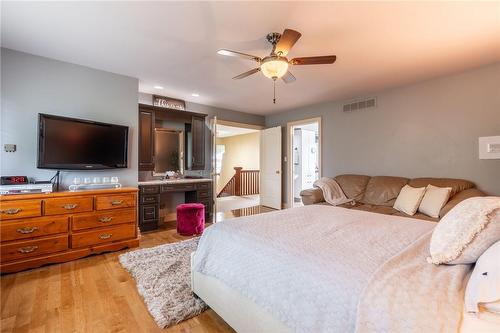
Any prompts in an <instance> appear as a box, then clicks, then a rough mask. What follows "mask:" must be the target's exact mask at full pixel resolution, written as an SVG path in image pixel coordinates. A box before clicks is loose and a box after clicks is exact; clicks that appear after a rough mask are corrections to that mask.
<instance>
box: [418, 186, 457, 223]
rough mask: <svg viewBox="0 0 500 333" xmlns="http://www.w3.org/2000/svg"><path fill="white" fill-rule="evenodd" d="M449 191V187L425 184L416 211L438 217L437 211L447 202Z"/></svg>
mask: <svg viewBox="0 0 500 333" xmlns="http://www.w3.org/2000/svg"><path fill="white" fill-rule="evenodd" d="M450 193H451V187H436V186H433V185H430V184H429V185H427V187H426V189H425V195H424V198H423V199H422V202H421V203H420V206H419V207H418V211H419V212H420V213H423V214H425V215H428V216H430V217H434V218H436V219H437V218H439V212H440V211H441V208H443V206H444V205H446V203H447V202H448V199H449V198H450Z"/></svg>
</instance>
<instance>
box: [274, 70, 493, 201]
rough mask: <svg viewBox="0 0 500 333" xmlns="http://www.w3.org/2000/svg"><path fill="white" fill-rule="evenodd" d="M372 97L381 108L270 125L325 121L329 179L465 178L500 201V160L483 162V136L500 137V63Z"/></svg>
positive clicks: (289, 116) (323, 109)
mask: <svg viewBox="0 0 500 333" xmlns="http://www.w3.org/2000/svg"><path fill="white" fill-rule="evenodd" d="M367 96H376V97H377V103H378V106H377V108H376V109H371V110H366V111H356V112H351V113H344V112H342V110H341V108H342V104H343V103H342V102H340V101H339V102H331V103H325V104H319V105H313V106H308V107H302V108H298V109H294V110H290V111H287V112H284V113H279V114H274V115H270V116H267V117H266V126H268V127H271V126H278V125H281V126H284V128H283V133H285V131H286V124H287V122H289V121H294V120H300V119H307V118H312V117H318V116H321V117H322V130H323V139H322V140H323V141H322V143H323V147H322V148H323V149H322V158H323V160H322V167H323V175H324V176H335V175H337V174H342V173H357V174H367V175H392V176H405V177H422V176H429V177H451V178H464V179H468V180H471V181H474V182H475V183H476V184H477V185H478V187H480V188H481V189H483V190H485V191H487V192H488V193H490V194H496V195H500V160H479V159H478V137H480V136H493V135H500V64H499V63H497V64H495V65H491V66H487V67H482V68H479V69H476V70H471V71H468V72H464V73H461V74H457V75H453V76H447V77H442V78H437V79H433V80H429V81H425V82H421V83H418V84H414V85H410V86H404V87H400V88H397V89H393V90H390V91H383V92H378V93H373V94H369V95H367ZM283 151H284V152H285V154H286V135H284V136H283ZM286 166H287V165H286V163H283V170H284V177H283V182H284V184H285V185H284V193H283V198H284V201H285V202H286V200H287V196H286V190H287V188H286Z"/></svg>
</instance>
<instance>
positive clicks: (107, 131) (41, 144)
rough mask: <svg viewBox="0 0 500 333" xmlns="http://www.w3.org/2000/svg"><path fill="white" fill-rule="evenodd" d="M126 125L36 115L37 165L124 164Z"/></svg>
mask: <svg viewBox="0 0 500 333" xmlns="http://www.w3.org/2000/svg"><path fill="white" fill-rule="evenodd" d="M127 142H128V127H127V126H121V125H113V124H106V123H99V122H95V121H88V120H82V119H74V118H66V117H59V116H53V115H48V114H39V117H38V165H37V166H38V168H42V169H68V170H98V169H112V168H126V167H127V146H128V144H127Z"/></svg>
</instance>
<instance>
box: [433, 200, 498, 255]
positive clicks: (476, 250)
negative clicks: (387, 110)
mask: <svg viewBox="0 0 500 333" xmlns="http://www.w3.org/2000/svg"><path fill="white" fill-rule="evenodd" d="M498 240H500V197H474V198H469V199H466V200H464V201H462V202H460V203H459V204H457V205H456V206H455V207H453V208H452V209H451V210H450V211H449V212H448V213H447V214H446V215H445V216H444V217H443V218H442V219H441V221H439V223H438V224H437V225H436V227H435V228H434V231H433V232H432V238H431V245H430V254H431V256H430V257H429V258H427V261H428V262H430V263H433V264H436V265H439V264H471V263H474V262H476V260H477V259H478V258H479V256H480V255H481V254H483V252H484V251H486V249H488V248H489V247H490V246H491V245H492V244H493V243H495V242H496V241H498Z"/></svg>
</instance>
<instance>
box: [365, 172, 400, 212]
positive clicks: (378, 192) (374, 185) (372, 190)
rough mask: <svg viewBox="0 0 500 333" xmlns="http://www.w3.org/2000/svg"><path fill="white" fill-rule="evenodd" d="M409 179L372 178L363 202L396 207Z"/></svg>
mask: <svg viewBox="0 0 500 333" xmlns="http://www.w3.org/2000/svg"><path fill="white" fill-rule="evenodd" d="M406 183H408V178H403V177H389V176H376V177H371V178H370V180H369V181H368V184H367V185H366V190H365V194H364V196H363V199H362V200H361V202H363V203H365V204H370V205H381V206H390V207H392V206H394V202H395V201H396V198H397V197H398V194H399V192H400V191H401V189H402V188H403V186H405V185H406Z"/></svg>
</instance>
